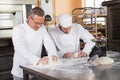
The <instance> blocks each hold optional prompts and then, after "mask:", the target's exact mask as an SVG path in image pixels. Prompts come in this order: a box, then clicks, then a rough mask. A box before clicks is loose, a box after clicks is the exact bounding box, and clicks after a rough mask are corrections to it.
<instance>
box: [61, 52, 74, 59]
mask: <svg viewBox="0 0 120 80" xmlns="http://www.w3.org/2000/svg"><path fill="white" fill-rule="evenodd" d="M63 57H65V58H72V57H73V53H71V52H67V53H65V54H64V56H63Z"/></svg>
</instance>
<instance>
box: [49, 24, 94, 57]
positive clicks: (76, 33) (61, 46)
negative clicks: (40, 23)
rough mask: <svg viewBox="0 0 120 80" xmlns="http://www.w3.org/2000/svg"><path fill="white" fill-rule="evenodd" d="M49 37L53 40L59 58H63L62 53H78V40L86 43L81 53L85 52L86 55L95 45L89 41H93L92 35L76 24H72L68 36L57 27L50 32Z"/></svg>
mask: <svg viewBox="0 0 120 80" xmlns="http://www.w3.org/2000/svg"><path fill="white" fill-rule="evenodd" d="M50 35H51V37H52V38H53V40H54V43H55V44H56V47H57V49H58V50H59V52H58V55H59V56H60V57H63V55H64V53H66V52H72V53H76V52H79V51H80V39H82V40H83V41H84V42H85V43H86V44H85V47H84V49H83V50H82V51H84V52H86V53H87V54H88V55H89V54H90V52H91V50H92V48H93V46H94V45H95V43H94V42H92V41H91V40H92V39H94V37H93V35H92V34H90V33H89V31H88V30H86V29H84V28H83V27H82V26H81V25H79V24H76V23H73V24H72V27H71V31H70V32H69V33H68V34H65V33H64V32H62V31H61V30H60V29H59V27H58V26H57V27H54V28H53V29H51V30H50Z"/></svg>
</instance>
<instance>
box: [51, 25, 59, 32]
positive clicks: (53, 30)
mask: <svg viewBox="0 0 120 80" xmlns="http://www.w3.org/2000/svg"><path fill="white" fill-rule="evenodd" d="M56 31H58V27H57V26H55V27H53V28H51V29H50V30H49V32H56Z"/></svg>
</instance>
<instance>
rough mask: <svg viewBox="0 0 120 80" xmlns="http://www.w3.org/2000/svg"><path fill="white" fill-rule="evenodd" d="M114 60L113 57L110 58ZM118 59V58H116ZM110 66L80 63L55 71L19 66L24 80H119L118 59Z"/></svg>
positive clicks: (31, 66)
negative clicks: (34, 79)
mask: <svg viewBox="0 0 120 80" xmlns="http://www.w3.org/2000/svg"><path fill="white" fill-rule="evenodd" d="M112 58H114V57H112ZM117 58H120V56H117ZM114 60H115V61H116V62H115V63H114V64H112V65H104V66H102V65H94V66H93V65H90V64H88V63H81V64H78V63H77V62H76V64H74V65H73V64H72V65H66V66H62V67H58V68H55V69H49V68H42V69H41V68H38V67H35V66H33V65H21V68H22V69H23V76H24V80H29V79H28V75H29V74H32V75H37V76H39V77H43V78H45V80H120V61H119V60H120V59H116V58H114Z"/></svg>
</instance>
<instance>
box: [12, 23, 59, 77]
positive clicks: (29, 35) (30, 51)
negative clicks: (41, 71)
mask: <svg viewBox="0 0 120 80" xmlns="http://www.w3.org/2000/svg"><path fill="white" fill-rule="evenodd" d="M12 40H13V45H14V50H15V53H14V58H13V68H12V71H11V73H12V74H13V75H14V76H17V77H23V72H22V69H21V68H20V67H19V66H20V65H26V64H37V62H38V61H39V59H40V57H41V51H42V44H44V46H45V48H46V50H47V53H48V56H51V55H57V54H56V48H55V46H54V43H53V41H52V39H51V37H50V36H49V34H48V32H47V30H46V28H45V26H44V25H42V27H41V28H39V29H38V30H37V31H35V30H33V29H32V28H31V27H30V26H29V25H28V24H27V23H25V24H20V25H17V26H15V27H14V28H13V31H12Z"/></svg>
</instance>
